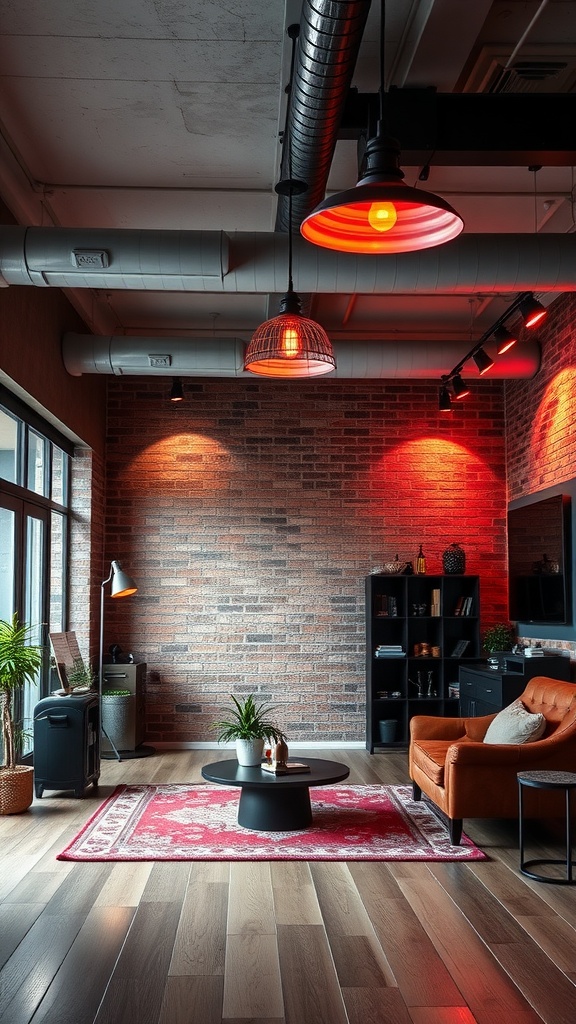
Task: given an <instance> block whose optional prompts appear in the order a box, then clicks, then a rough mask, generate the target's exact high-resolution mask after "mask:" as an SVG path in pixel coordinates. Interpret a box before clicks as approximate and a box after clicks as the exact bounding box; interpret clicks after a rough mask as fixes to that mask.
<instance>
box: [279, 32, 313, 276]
mask: <svg viewBox="0 0 576 1024" xmlns="http://www.w3.org/2000/svg"><path fill="white" fill-rule="evenodd" d="M287 32H288V35H289V37H290V39H291V40H292V55H291V57H290V78H289V81H288V86H287V88H286V92H287V95H288V99H287V101H286V119H285V122H284V132H283V135H282V145H283V146H285V147H286V149H285V152H284V154H283V156H282V167H285V168H286V170H287V172H288V177H285V178H282V180H281V181H279V182H278V184H277V185H276V192H278V193H279V194H280V195H285V196H288V294H289V295H292V294H293V292H294V282H293V280H292V197H293V196H294V194H295V193H299V194H300V193H302V192H304V191H305V190H306V188H307V186H306V185H305V183H304V182H301V181H298V180H295V179H294V178H293V177H292V142H291V136H290V132H289V131H288V125H289V122H290V113H291V109H292V85H293V81H294V66H295V62H296V41H297V39H298V36H299V35H300V26H299V25H289V26H288V29H287ZM282 167H281V170H282Z"/></svg>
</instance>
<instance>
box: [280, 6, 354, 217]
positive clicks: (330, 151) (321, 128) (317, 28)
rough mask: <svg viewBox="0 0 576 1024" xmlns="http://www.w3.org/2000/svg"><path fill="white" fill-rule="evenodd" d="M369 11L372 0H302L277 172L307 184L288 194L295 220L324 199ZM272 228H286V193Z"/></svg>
mask: <svg viewBox="0 0 576 1024" xmlns="http://www.w3.org/2000/svg"><path fill="white" fill-rule="evenodd" d="M369 10H370V0H313V2H311V0H304V3H303V5H302V13H301V16H300V32H299V35H298V42H297V45H296V53H295V59H294V73H293V76H292V89H291V96H290V112H289V117H288V123H287V125H286V138H285V140H284V153H283V159H282V173H281V176H282V177H283V178H299V179H300V180H301V181H305V182H306V184H307V185H308V189H307V191H306V192H305V193H304V194H303V195H301V196H293V197H292V211H293V222H294V224H299V223H300V221H302V220H303V219H304V217H305V216H306V215H307V214H308V213H310V211H311V210H313V209H314V207H315V206H318V204H319V203H321V202H322V200H323V199H324V196H325V193H326V183H327V181H328V175H329V173H330V166H331V164H332V158H333V156H334V149H335V146H336V142H337V140H338V130H339V128H340V121H341V120H342V114H343V111H344V106H345V104H346V100H347V98H348V93H349V90H350V85H351V83H352V78H353V75H354V69H355V67H356V61H357V59H358V51H359V49H360V43H361V41H362V36H363V33H364V29H365V26H366V19H367V17H368V12H369ZM288 155H289V157H290V160H289V161H288ZM288 164H289V166H288ZM276 227H277V228H278V230H284V231H287V230H288V199H287V197H286V196H280V197H279V199H278V214H277V220H276Z"/></svg>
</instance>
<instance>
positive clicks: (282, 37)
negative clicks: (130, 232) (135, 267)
mask: <svg viewBox="0 0 576 1024" xmlns="http://www.w3.org/2000/svg"><path fill="white" fill-rule="evenodd" d="M300 8H301V4H300V3H299V2H296V0H286V2H284V0H268V2H267V3H261V2H257V0H237V2H236V3H235V4H233V5H231V4H224V3H221V2H219V0H214V2H200V0H188V2H184V0H100V2H99V3H98V4H96V5H93V4H86V3H82V4H81V3H77V2H74V0H50V2H49V3H47V2H46V0H26V2H25V3H22V0H2V2H1V10H2V35H1V36H0V69H1V70H0V133H1V136H0V194H1V195H2V197H3V199H4V201H5V202H6V204H7V205H8V207H9V208H10V209H11V211H12V212H13V213H14V215H15V216H16V218H17V220H18V222H19V223H20V224H22V225H30V226H31V225H37V226H42V227H51V226H60V227H71V228H103V229H108V228H120V229H126V228H136V229H168V230H170V229H177V230H206V231H224V232H230V233H233V232H273V231H274V229H275V224H276V216H277V196H276V194H275V192H274V184H275V182H276V181H277V180H278V179H279V177H280V176H281V175H280V159H281V144H280V141H279V136H280V133H281V131H282V129H283V127H284V121H285V103H286V93H285V88H286V85H287V83H288V80H289V67H290V54H291V43H290V40H289V38H288V36H287V33H286V29H287V26H288V25H291V24H294V23H298V22H299V20H300ZM379 25H380V4H379V3H375V4H373V5H372V7H371V9H370V13H369V15H368V19H367V24H366V29H365V32H364V35H363V39H362V43H361V46H360V52H359V57H358V61H357V64H356V70H355V73H354V76H353V79H352V86H353V87H354V88H355V89H357V90H358V92H359V94H360V96H364V95H365V94H374V93H376V92H377V90H378V84H379V52H378V38H379ZM385 26H386V32H385V38H386V46H385V68H386V80H387V87H388V88H392V87H396V88H400V89H407V88H422V87H434V88H435V89H436V90H437V91H438V92H439V93H455V94H462V95H463V96H466V94H477V93H482V94H488V93H496V94H498V95H502V96H504V95H510V94H514V93H531V94H536V93H537V94H539V95H540V96H548V95H549V94H551V93H552V94H555V93H563V94H569V93H573V91H574V88H575V84H576V3H574V2H571V0H548V2H546V0H543V2H542V0H533V2H524V0H496V2H491V0H475V2H474V3H466V2H463V0H388V3H387V4H386V22H385ZM534 64H536V66H537V68H538V69H539V73H538V74H537V75H536V77H533V73H531V72H530V71H529V70H527V69H528V68H529V67H532V66H533V65H534ZM507 65H510V67H509V68H508V67H507ZM546 65H548V67H547V68H546ZM466 120H468V121H469V118H467V119H466ZM459 127H462V128H464V127H465V128H466V129H467V131H468V134H469V129H470V125H469V124H467V125H461V126H458V125H457V126H456V128H457V129H458V128H459ZM512 127H513V126H512V125H511V126H510V128H511V130H512ZM499 130H500V132H501V131H502V124H500V125H499ZM532 130H533V132H534V137H535V139H536V140H537V138H538V132H539V123H538V121H537V120H535V121H534V123H533V124H532ZM572 131H574V121H572ZM400 141H401V142H402V139H401V140H400ZM535 145H537V142H536V143H535ZM567 148H569V147H566V146H565V145H564V150H566V149H567ZM572 149H573V150H574V151H576V142H573V145H572ZM429 159H430V171H429V178H428V181H427V183H426V185H422V187H425V188H426V189H428V190H429V191H432V192H436V193H438V194H439V195H442V196H444V197H445V198H446V199H448V201H449V202H451V203H452V205H453V206H455V207H456V208H457V209H458V211H459V212H460V213H461V215H462V216H463V218H464V221H465V233H466V234H477V233H481V234H485V233H489V234H491V235H498V234H510V233H526V234H531V235H534V234H535V233H560V234H566V233H570V232H573V231H574V225H575V220H574V202H573V198H574V185H575V177H574V168H573V166H572V163H573V162H574V157H573V154H572V155H571V154H570V153H568V154H567V153H566V151H564V153H563V156H562V157H561V159H558V157H557V156H556V157H553V156H552V155H550V156H549V157H548V158H547V157H546V155H544V156H543V158H542V166H541V169H540V170H537V171H533V170H532V171H531V170H529V168H528V166H526V165H525V164H524V165H523V164H522V163H520V161H519V163H518V165H516V164H515V163H514V159H515V158H514V157H513V156H511V155H510V154H509V153H500V154H499V156H498V158H497V160H498V162H497V163H494V164H491V163H490V162H488V161H487V162H486V163H487V165H483V166H480V165H479V164H474V163H473V162H471V161H470V160H469V159H467V160H466V161H464V160H463V162H462V164H459V165H454V164H450V163H446V164H443V163H441V162H439V159H440V158H438V157H436V158H435V154H434V152H431V153H430V154H429ZM402 166H403V170H404V172H405V176H406V181H407V182H408V183H409V184H416V185H417V184H419V180H418V179H419V174H420V172H421V170H422V164H421V163H418V164H416V163H415V164H414V165H413V166H410V164H408V165H407V164H406V161H405V160H403V161H402ZM357 170H358V156H357V142H356V141H355V140H354V139H353V138H345V139H341V140H340V141H338V143H337V144H336V150H335V155H334V159H333V161H332V165H331V169H330V174H329V178H328V182H327V188H328V191H338V190H341V189H345V188H350V187H352V185H354V184H355V183H356V180H357ZM298 244H300V243H299V241H298ZM302 244H303V245H307V244H308V243H304V242H303V243H302ZM386 258H387V257H379V259H386ZM295 286H296V289H297V290H298V291H299V292H301V293H303V294H304V295H306V297H307V299H308V300H309V306H308V308H307V312H308V313H309V315H312V316H313V317H314V318H315V319H316V320H318V321H319V322H320V323H321V324H322V325H323V326H324V328H325V329H326V330H327V332H328V334H330V333H331V331H332V332H334V335H335V336H336V337H338V338H340V339H346V340H349V341H353V340H354V338H355V337H360V336H361V337H362V338H363V339H364V340H366V339H373V340H375V341H377V340H389V341H391V343H394V344H400V343H402V341H403V340H406V341H408V340H410V339H415V340H432V341H434V340H438V341H441V340H449V341H458V340H460V339H462V342H463V346H464V351H465V350H466V348H469V347H470V346H469V345H468V342H469V341H470V339H472V340H474V339H475V338H477V337H478V336H480V335H481V334H482V333H483V332H484V331H485V330H486V329H487V328H489V327H490V324H491V323H493V322H494V321H495V320H496V319H497V318H498V316H499V315H501V313H502V312H503V310H504V309H505V308H506V307H507V306H508V305H509V303H510V302H511V301H512V300H513V299H514V297H515V294H516V293H515V292H507V291H502V292H496V293H494V292H493V291H491V290H489V289H485V290H482V287H480V288H479V289H478V290H476V289H475V288H474V289H473V288H471V289H470V291H469V293H467V294H463V293H461V292H460V293H459V294H456V295H451V294H442V293H440V292H436V290H431V291H430V293H428V294H418V295H416V294H413V293H408V294H398V293H395V294H390V295H389V296H388V295H385V294H384V295H382V294H378V295H375V294H365V293H364V292H362V290H361V289H359V290H358V291H355V290H354V291H350V290H347V291H343V292H342V293H341V294H339V295H337V296H335V295H333V294H326V295H324V294H322V293H310V290H309V288H308V287H307V281H306V280H299V279H298V277H297V276H295ZM540 297H544V296H542V295H541V296H540ZM71 298H72V299H73V301H74V303H75V305H76V306H77V308H78V309H79V310H80V311H81V313H82V315H83V316H84V318H85V320H86V322H87V323H88V324H89V326H90V327H91V329H92V330H93V331H94V332H95V333H98V334H100V333H113V334H116V335H118V334H126V335H153V334H155V335H169V336H179V335H182V336H191V337H204V338H206V336H207V335H208V334H209V333H210V332H212V333H213V334H215V335H216V334H217V335H219V336H220V337H227V336H229V337H237V338H241V339H245V340H246V341H248V340H249V338H250V336H251V333H252V332H253V331H254V329H255V328H256V327H257V326H258V324H259V323H260V322H261V321H263V320H265V319H267V317H268V316H274V315H276V313H277V311H278V294H277V293H275V294H272V295H270V294H262V293H250V292H242V293H235V294H222V292H221V289H219V290H218V292H214V293H211V292H210V291H209V289H205V290H202V291H196V292H181V291H180V292H176V291H133V290H129V289H125V288H120V289H114V290H104V289H90V290H88V289H84V290H77V291H76V290H75V291H73V292H72V293H71Z"/></svg>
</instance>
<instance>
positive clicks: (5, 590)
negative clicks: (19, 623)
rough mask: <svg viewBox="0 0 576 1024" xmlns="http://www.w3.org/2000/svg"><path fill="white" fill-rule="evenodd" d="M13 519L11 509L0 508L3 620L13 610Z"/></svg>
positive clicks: (0, 608)
mask: <svg viewBox="0 0 576 1024" xmlns="http://www.w3.org/2000/svg"><path fill="white" fill-rule="evenodd" d="M15 520H16V516H15V513H14V512H13V511H12V509H9V508H0V619H4V620H5V621H6V620H8V619H9V618H10V616H11V615H12V612H13V611H14V605H15V594H14V545H15V532H14V531H15Z"/></svg>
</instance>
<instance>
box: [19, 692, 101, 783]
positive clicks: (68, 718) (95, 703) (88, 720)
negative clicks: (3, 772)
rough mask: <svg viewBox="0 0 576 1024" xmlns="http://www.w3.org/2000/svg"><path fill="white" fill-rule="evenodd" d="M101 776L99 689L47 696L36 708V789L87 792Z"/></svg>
mask: <svg viewBox="0 0 576 1024" xmlns="http://www.w3.org/2000/svg"><path fill="white" fill-rule="evenodd" d="M99 778H100V712H99V700H98V694H97V693H88V694H82V695H79V696H73V695H72V694H69V695H67V696H65V697H44V699H43V700H41V701H39V702H38V704H37V705H36V707H35V708H34V791H35V793H36V796H37V797H41V796H42V794H43V792H44V790H45V789H64V790H67V789H73V790H74V795H75V796H84V790H85V789H86V787H87V786H88V785H90V783H92V784H93V785H94V787H95V788H96V787H97V786H98V779H99Z"/></svg>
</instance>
